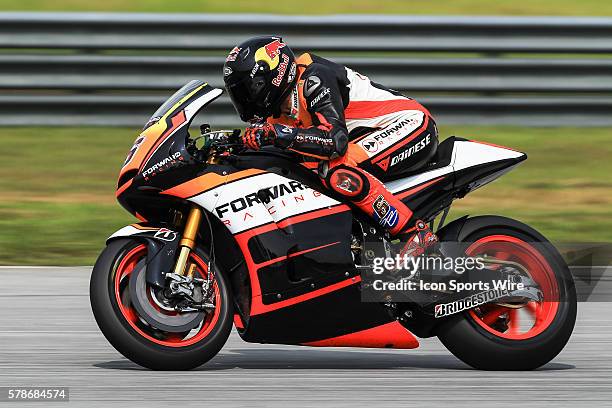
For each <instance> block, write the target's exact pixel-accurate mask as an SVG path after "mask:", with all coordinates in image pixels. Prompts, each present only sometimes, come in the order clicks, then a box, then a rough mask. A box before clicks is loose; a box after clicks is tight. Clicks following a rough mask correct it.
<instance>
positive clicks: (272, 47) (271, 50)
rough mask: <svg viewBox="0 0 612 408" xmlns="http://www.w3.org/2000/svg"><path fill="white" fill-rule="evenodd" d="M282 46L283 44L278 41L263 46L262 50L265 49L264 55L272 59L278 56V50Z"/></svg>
mask: <svg viewBox="0 0 612 408" xmlns="http://www.w3.org/2000/svg"><path fill="white" fill-rule="evenodd" d="M284 46H285V43H284V42H281V41H280V40H274V41H272V42H271V43H270V44H268V45H265V46H264V48H265V49H266V53H267V54H268V56H269V57H270V58H271V59H273V58H276V57H278V55H279V54H280V51H279V50H280V49H281V48H283V47H284Z"/></svg>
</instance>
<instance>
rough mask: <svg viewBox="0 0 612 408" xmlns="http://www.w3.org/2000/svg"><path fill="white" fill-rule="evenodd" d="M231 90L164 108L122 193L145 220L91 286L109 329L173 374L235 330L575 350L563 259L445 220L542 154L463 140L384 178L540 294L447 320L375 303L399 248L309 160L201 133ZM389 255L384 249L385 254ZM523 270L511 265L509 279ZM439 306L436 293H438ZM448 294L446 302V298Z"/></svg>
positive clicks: (533, 234) (444, 235)
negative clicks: (380, 272)
mask: <svg viewBox="0 0 612 408" xmlns="http://www.w3.org/2000/svg"><path fill="white" fill-rule="evenodd" d="M222 92H223V91H222V90H220V89H216V88H213V87H211V86H209V85H207V84H205V83H203V82H201V81H192V82H190V83H188V84H187V85H185V86H184V87H183V88H181V89H180V90H179V91H177V92H176V93H175V94H174V95H173V96H172V97H170V98H169V99H168V100H167V101H166V102H165V103H164V104H163V105H162V106H161V107H160V108H159V109H158V110H157V112H155V114H154V115H153V117H152V118H151V120H149V122H148V123H147V125H146V126H145V128H144V130H143V132H142V133H141V135H140V136H139V137H138V138H137V139H136V140H135V142H134V144H133V146H132V148H131V150H130V151H129V154H128V156H127V158H126V160H125V163H124V165H123V168H122V169H121V172H120V175H119V179H118V183H117V190H116V196H117V199H118V201H119V203H120V204H121V205H122V206H123V207H124V208H125V209H126V210H127V211H129V212H130V213H131V214H133V215H134V216H135V217H137V218H138V219H139V220H140V221H141V222H139V223H135V224H132V225H129V226H126V227H124V228H121V229H120V230H118V231H117V232H115V233H114V234H112V235H111V236H110V237H109V238H108V241H107V246H106V248H105V249H104V250H103V251H102V253H101V254H100V256H99V258H98V260H97V262H96V264H95V266H94V268H93V272H92V276H91V282H90V298H91V306H92V309H93V313H94V316H95V319H96V321H97V323H98V326H99V327H100V329H101V331H102V333H103V334H104V336H105V337H106V338H107V339H108V341H109V342H110V343H111V344H112V345H113V346H114V347H115V348H116V349H117V350H118V351H119V352H120V353H122V354H123V355H124V356H125V357H127V358H129V359H130V360H132V361H134V362H135V363H137V364H140V365H142V366H144V367H148V368H151V369H158V370H184V369H191V368H195V367H197V366H200V365H201V364H203V363H205V362H207V361H208V360H210V359H211V358H213V357H214V356H215V355H216V354H217V353H218V352H219V351H220V349H221V348H222V347H223V345H224V343H225V342H226V340H227V338H228V336H229V334H230V331H231V330H232V327H233V326H235V328H236V330H237V332H238V334H239V335H240V337H241V338H242V339H243V340H244V341H247V342H254V343H277V344H292V345H303V346H318V347H343V346H344V347H385V348H400V349H410V348H416V347H418V345H419V342H418V340H417V337H421V338H426V337H432V336H437V337H438V338H439V339H440V340H441V341H442V343H443V344H444V345H445V346H446V347H447V348H448V350H450V351H451V352H452V353H453V354H454V355H455V356H457V357H458V358H459V359H461V360H463V361H464V362H465V363H467V364H469V365H470V366H472V367H475V368H478V369H489V370H524V369H534V368H537V367H539V366H541V365H543V364H546V363H547V362H549V361H550V360H551V359H553V358H554V357H555V356H556V355H557V354H558V353H559V352H560V351H561V350H562V348H563V347H564V346H565V344H566V343H567V341H568V339H569V337H570V335H571V333H572V330H573V327H574V323H575V319H576V292H575V288H574V284H573V280H572V277H571V275H570V273H569V271H568V268H567V266H566V264H565V262H564V260H563V259H562V258H561V256H560V255H559V253H558V251H557V250H556V249H555V248H554V247H553V246H552V245H551V244H550V243H549V242H548V241H547V240H546V238H544V237H543V236H542V235H541V234H540V233H538V232H537V231H535V230H534V229H533V228H530V227H529V226H527V225H525V224H522V223H520V222H519V221H515V220H512V219H509V218H505V217H500V216H492V215H487V216H475V217H468V216H465V217H461V218H459V219H455V220H454V221H452V222H450V223H448V224H446V225H445V218H446V215H447V213H448V210H449V208H450V206H451V204H452V202H453V201H454V200H455V199H457V198H462V197H464V196H465V195H466V194H468V193H470V192H471V191H474V190H475V189H477V188H479V187H481V186H483V185H485V184H487V183H489V182H491V181H493V180H494V179H496V178H498V177H500V176H501V175H503V174H504V173H506V172H508V171H509V170H511V169H512V168H514V167H515V166H517V165H518V164H519V163H520V162H522V161H523V160H525V159H526V155H525V154H524V153H521V152H518V151H515V150H512V149H509V148H505V147H501V146H495V145H491V144H487V143H482V142H478V141H473V140H466V139H462V138H459V137H454V136H452V137H449V138H447V139H445V140H444V141H443V142H441V143H440V145H439V147H438V149H437V153H436V154H435V157H433V158H432V159H431V160H430V162H429V163H428V164H427V165H426V166H423V168H422V170H421V171H420V172H418V173H414V172H413V173H410V174H403V175H402V174H400V175H397V176H396V177H395V179H393V180H384V181H385V183H386V186H387V187H388V189H389V190H390V191H391V192H392V193H393V194H395V195H396V196H397V197H398V198H399V199H401V200H407V201H409V205H410V207H411V208H412V209H413V210H414V212H415V214H416V216H417V217H418V218H420V219H422V220H424V221H426V222H428V223H431V224H430V225H432V226H435V222H436V220H438V222H437V228H435V231H436V234H437V235H438V237H439V238H440V240H441V241H443V242H447V241H448V242H457V243H460V245H462V247H461V248H462V251H463V252H464V254H467V255H470V256H476V255H482V256H486V257H487V258H486V259H488V260H489V261H488V262H489V264H490V265H489V271H490V272H491V273H493V272H497V273H500V271H501V270H502V269H503V270H510V271H512V272H511V273H513V274H515V275H516V274H518V275H521V276H522V278H523V279H525V280H527V281H529V282H531V289H532V292H531V295H529V294H524V295H519V296H514V297H513V298H512V299H511V300H508V299H506V300H503V301H502V300H498V301H495V302H487V303H483V304H478V303H474V304H473V305H472V306H473V307H471V308H469V309H467V310H464V309H461V308H455V309H456V310H455V311H454V312H451V313H447V314H445V315H443V316H437V311H438V310H439V309H438V308H436V309H435V312H434V311H432V310H431V309H428V308H427V307H425V306H424V304H422V303H419V302H410V301H406V302H365V301H362V296H361V292H362V285H361V283H362V282H361V281H362V275H361V272H362V271H363V270H368V268H371V266H372V259H373V255H377V254H379V252H380V251H381V250H380V248H388V245H387V244H388V243H389V242H390V241H391V240H392V239H393V238H392V237H389V236H388V233H387V232H386V231H384V230H383V229H381V228H380V227H379V226H378V225H377V224H376V223H374V222H372V220H370V219H369V218H368V217H365V216H363V215H362V214H361V212H360V211H359V210H357V209H355V208H353V207H352V205H351V204H350V203H346V202H342V201H341V200H340V198H339V197H335V196H334V195H333V192H331V191H329V190H328V189H326V188H324V186H323V185H322V184H321V182H320V180H319V177H318V176H317V175H316V173H315V172H314V171H313V169H312V166H309V165H308V163H305V162H300V160H297V159H296V156H294V155H291V154H288V153H285V152H283V151H280V150H278V149H275V148H264V149H261V150H259V151H252V150H247V149H245V148H244V147H243V146H242V145H241V144H240V138H239V134H240V130H230V131H225V130H211V129H210V127H209V126H208V125H202V126H201V127H200V132H199V134H197V135H195V136H192V135H191V134H190V132H189V127H190V124H191V122H192V120H193V119H194V117H195V116H196V114H198V112H200V111H201V110H202V109H203V108H205V107H206V106H207V105H209V104H210V103H211V102H213V101H214V100H215V99H217V98H218V97H219V96H220V95H221V94H222ZM383 255H384V254H383ZM508 273H510V272H508ZM434 299H435V298H434ZM437 299H439V300H444V298H437Z"/></svg>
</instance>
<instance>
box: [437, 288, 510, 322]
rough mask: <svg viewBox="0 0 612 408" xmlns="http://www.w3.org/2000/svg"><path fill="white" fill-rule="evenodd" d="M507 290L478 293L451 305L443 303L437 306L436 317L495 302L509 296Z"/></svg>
mask: <svg viewBox="0 0 612 408" xmlns="http://www.w3.org/2000/svg"><path fill="white" fill-rule="evenodd" d="M509 293H510V292H509V291H508V290H507V289H491V290H488V291H485V292H480V293H476V294H474V295H472V296H469V297H467V298H465V299H460V300H456V301H454V302H451V303H443V304H439V305H436V306H435V317H444V316H449V315H452V314H455V313H459V312H463V311H465V310H469V309H472V308H474V307H476V306H480V305H484V304H485V303H490V302H492V301H494V300H497V299H499V298H502V297H504V296H508V295H509Z"/></svg>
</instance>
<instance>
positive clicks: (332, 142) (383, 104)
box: [268, 54, 437, 234]
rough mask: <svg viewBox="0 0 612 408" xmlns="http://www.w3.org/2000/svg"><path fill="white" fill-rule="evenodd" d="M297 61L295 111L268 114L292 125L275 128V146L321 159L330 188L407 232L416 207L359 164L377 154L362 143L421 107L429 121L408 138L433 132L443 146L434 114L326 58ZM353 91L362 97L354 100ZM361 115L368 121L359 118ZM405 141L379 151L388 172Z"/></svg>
mask: <svg viewBox="0 0 612 408" xmlns="http://www.w3.org/2000/svg"><path fill="white" fill-rule="evenodd" d="M297 63H298V82H297V86H296V89H295V90H294V91H293V93H292V94H291V95H290V98H292V105H293V110H294V112H295V115H293V117H289V116H285V115H283V116H281V117H279V118H268V123H270V124H276V125H279V124H283V125H286V126H275V128H276V129H277V132H276V133H277V135H276V139H275V145H276V146H278V147H281V148H284V149H287V150H292V151H295V152H297V153H300V154H302V155H305V156H310V157H314V158H316V159H319V160H321V162H320V163H319V176H320V177H321V178H322V180H323V181H324V183H325V184H326V185H327V186H328V187H329V188H331V189H333V190H334V191H336V192H337V193H339V194H341V195H342V196H344V197H346V199H347V200H350V201H352V202H353V203H354V204H355V205H356V206H357V207H359V208H360V209H361V210H362V211H364V212H365V213H366V214H368V215H370V216H371V217H373V218H374V219H375V220H376V221H377V222H378V223H379V224H380V225H381V226H383V227H385V228H387V229H388V230H389V231H390V232H391V234H397V233H400V232H402V231H404V229H405V228H406V226H407V225H408V222H409V221H411V218H412V211H411V210H410V209H409V208H408V207H407V206H406V205H405V204H403V203H402V202H401V201H400V200H398V199H397V198H396V197H394V196H393V194H391V193H390V192H389V191H388V190H387V189H386V188H385V186H384V184H383V183H382V182H381V181H380V180H379V179H378V178H376V177H374V176H373V175H372V174H371V171H366V170H365V169H364V168H363V167H364V166H362V168H360V167H359V165H360V164H366V162H368V164H369V165H370V167H371V165H372V157H371V155H368V152H366V151H365V150H364V148H363V146H361V145H359V144H358V143H356V142H357V141H359V140H363V135H364V134H367V133H371V132H373V131H376V130H381V129H386V128H388V127H391V128H392V127H393V125H396V124H398V123H399V125H397V126H400V127H401V126H403V123H404V122H401V121H399V119H397V118H400V119H401V118H402V117H403V116H402V112H415V111H417V112H418V113H421V117H424V118H425V120H424V121H423V123H422V126H420V125H421V123H418V125H419V127H418V128H415V130H414V131H413V132H412V133H410V134H408V135H406V136H409V137H410V138H411V139H414V138H415V137H416V136H418V135H419V134H424V133H425V132H429V133H428V139H427V140H430V138H429V136H432V138H436V140H435V146H437V135H436V134H435V124H433V120H431V118H430V117H429V112H427V110H426V109H425V108H423V107H422V106H421V105H420V104H418V103H417V102H416V101H414V100H412V99H408V98H405V97H403V96H401V95H399V94H398V93H396V92H394V91H391V90H388V89H386V88H384V87H382V86H380V85H378V84H374V83H371V82H370V81H369V79H368V78H367V77H365V76H363V75H360V74H357V73H355V72H354V71H352V70H350V69H348V68H345V67H343V66H341V65H338V64H335V63H333V62H331V61H328V60H325V59H323V58H320V57H317V56H314V55H311V54H304V55H302V56H300V57H299V58H298V59H297ZM349 74H350V75H352V78H353V82H351V79H349ZM351 95H353V96H354V98H355V99H359V100H358V101H352V100H351ZM387 96H388V99H386V98H387ZM368 99H369V100H368ZM351 103H352V105H351ZM351 107H354V109H352V112H358V113H354V114H353V116H354V117H352V118H353V119H355V120H354V121H352V122H351V124H352V125H353V127H356V128H354V129H352V131H351V132H349V129H348V128H347V118H346V117H345V112H346V111H347V109H349V110H350V109H351ZM364 107H365V109H364ZM360 118H364V119H363V120H362V121H361V122H359V120H361V119H360ZM376 118H380V120H379V121H377V120H376ZM362 123H363V124H365V125H366V126H362ZM393 136H394V134H391V136H389V137H393ZM385 137H388V135H387V136H385ZM403 139H406V138H402V140H397V142H396V143H393V144H390V145H388V146H386V147H385V148H384V149H382V150H384V151H388V152H389V153H388V154H387V155H385V154H383V155H382V156H380V155H377V159H376V160H377V164H378V166H379V167H377V168H376V169H380V171H387V168H388V166H389V159H390V158H391V154H392V153H393V152H395V154H397V151H396V150H397V148H398V147H399V145H400V144H406V142H407V140H403ZM428 143H429V142H428ZM381 144H382V142H381ZM432 146H434V144H432ZM435 146H434V147H435ZM381 159H382V160H381ZM398 160H399V159H397V160H396V161H398ZM402 160H403V159H402Z"/></svg>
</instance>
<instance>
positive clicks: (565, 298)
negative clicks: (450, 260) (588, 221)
mask: <svg viewBox="0 0 612 408" xmlns="http://www.w3.org/2000/svg"><path fill="white" fill-rule="evenodd" d="M484 218H486V219H487V220H486V223H488V224H489V225H488V226H483V224H486V223H483V219H484ZM462 232H463V233H464V234H463V236H464V238H463V241H464V242H466V244H465V250H466V253H467V254H468V255H469V256H474V257H475V256H478V255H480V256H482V255H487V256H492V257H494V258H497V259H501V260H506V261H511V262H516V263H519V264H521V265H522V266H523V267H524V268H525V269H526V270H527V272H528V273H529V275H530V277H531V278H532V279H533V280H534V281H535V282H536V283H537V284H538V286H539V287H540V290H541V291H542V294H543V300H542V301H541V302H534V301H530V302H527V303H524V304H486V305H483V306H480V307H477V308H474V309H472V310H470V311H468V312H465V313H462V314H458V315H455V316H452V317H451V318H449V319H448V320H447V321H445V322H444V323H442V324H441V325H440V326H439V328H438V333H437V334H438V337H439V338H440V340H441V341H442V343H443V344H444V345H445V346H446V347H447V348H448V349H449V350H450V351H451V352H452V353H453V354H454V355H455V356H457V357H458V358H459V359H461V360H462V361H464V362H465V363H467V364H469V365H471V366H472V367H474V368H478V369H484V370H530V369H534V368H537V367H540V366H542V365H544V364H546V363H548V362H549V361H550V360H552V359H553V358H554V357H555V356H556V355H557V354H558V353H559V352H560V351H561V350H562V349H563V347H564V346H565V344H566V343H567V341H568V340H569V338H570V336H571V333H572V331H573V328H574V323H575V321H576V307H577V306H576V291H575V288H574V283H573V279H572V277H571V274H570V272H569V270H568V268H567V265H566V264H565V262H564V260H563V259H562V257H561V256H560V255H559V253H558V252H557V250H556V249H555V248H554V247H553V245H552V244H551V243H550V242H549V241H547V240H546V239H545V238H544V237H543V236H542V235H540V234H539V233H537V232H536V231H534V230H533V229H531V228H530V227H528V226H526V225H523V224H520V223H518V222H517V221H513V220H509V219H507V218H502V217H476V218H471V219H468V220H467V221H466V224H465V226H464V227H463V230H462Z"/></svg>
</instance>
